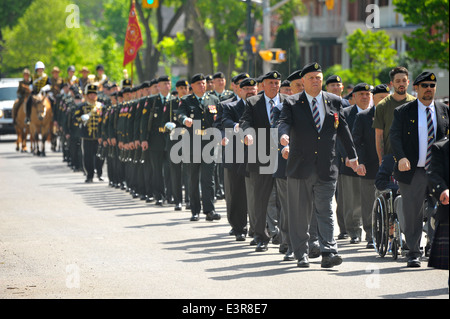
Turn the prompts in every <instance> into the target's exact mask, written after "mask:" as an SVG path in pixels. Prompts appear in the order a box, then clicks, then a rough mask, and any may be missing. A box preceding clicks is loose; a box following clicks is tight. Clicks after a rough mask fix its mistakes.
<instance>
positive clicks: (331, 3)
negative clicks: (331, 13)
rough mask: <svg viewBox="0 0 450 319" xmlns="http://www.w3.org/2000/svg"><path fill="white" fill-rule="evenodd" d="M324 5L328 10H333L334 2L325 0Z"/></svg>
mask: <svg viewBox="0 0 450 319" xmlns="http://www.w3.org/2000/svg"><path fill="white" fill-rule="evenodd" d="M325 5H326V6H327V9H328V10H333V9H334V0H325Z"/></svg>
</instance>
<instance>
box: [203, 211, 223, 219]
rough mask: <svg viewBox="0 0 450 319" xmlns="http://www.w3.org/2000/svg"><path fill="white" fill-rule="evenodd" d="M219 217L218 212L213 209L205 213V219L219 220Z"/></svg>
mask: <svg viewBox="0 0 450 319" xmlns="http://www.w3.org/2000/svg"><path fill="white" fill-rule="evenodd" d="M220 218H221V216H220V214H218V213H216V212H215V211H212V212H209V213H206V220H207V221H213V220H220Z"/></svg>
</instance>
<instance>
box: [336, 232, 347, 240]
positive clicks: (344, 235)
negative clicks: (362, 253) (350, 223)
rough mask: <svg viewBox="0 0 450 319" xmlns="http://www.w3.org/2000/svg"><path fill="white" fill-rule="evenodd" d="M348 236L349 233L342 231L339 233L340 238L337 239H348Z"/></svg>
mask: <svg viewBox="0 0 450 319" xmlns="http://www.w3.org/2000/svg"><path fill="white" fill-rule="evenodd" d="M347 238H348V234H347V233H340V234H339V235H338V238H337V239H347Z"/></svg>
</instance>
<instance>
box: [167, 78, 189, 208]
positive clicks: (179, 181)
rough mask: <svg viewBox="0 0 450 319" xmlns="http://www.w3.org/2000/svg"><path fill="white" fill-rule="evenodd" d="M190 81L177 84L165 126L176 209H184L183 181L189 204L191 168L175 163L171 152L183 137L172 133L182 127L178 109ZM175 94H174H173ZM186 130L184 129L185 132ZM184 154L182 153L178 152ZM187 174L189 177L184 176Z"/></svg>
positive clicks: (186, 199)
mask: <svg viewBox="0 0 450 319" xmlns="http://www.w3.org/2000/svg"><path fill="white" fill-rule="evenodd" d="M188 87H189V82H188V81H187V80H183V79H182V80H179V81H177V82H176V84H175V88H176V92H177V97H174V98H172V99H171V100H169V104H168V105H169V122H168V123H166V125H165V127H166V130H168V133H169V134H168V137H167V144H166V151H167V154H168V158H169V169H170V181H171V186H172V194H173V199H174V203H175V210H176V211H179V210H182V202H183V182H184V185H185V203H186V209H188V207H189V206H188V205H189V185H188V183H187V181H189V174H188V173H189V170H188V169H187V166H186V165H184V164H183V162H182V161H181V162H177V163H175V162H174V161H173V160H172V158H171V157H170V153H171V151H172V147H173V146H174V145H175V144H177V143H178V142H179V141H180V140H181V139H180V138H176V137H175V136H174V134H171V133H172V131H173V130H174V129H175V128H177V127H178V128H181V127H182V124H181V123H180V122H178V117H177V111H178V107H179V106H180V103H181V99H182V98H183V97H184V96H186V95H187V93H188ZM172 95H173V94H172ZM184 132H185V130H184V129H183V132H182V133H183V134H184ZM178 155H182V154H178ZM185 176H187V178H183V177H185Z"/></svg>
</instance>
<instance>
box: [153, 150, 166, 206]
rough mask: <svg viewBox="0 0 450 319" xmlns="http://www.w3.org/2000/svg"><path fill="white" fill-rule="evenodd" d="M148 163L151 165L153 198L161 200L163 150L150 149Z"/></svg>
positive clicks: (163, 187)
mask: <svg viewBox="0 0 450 319" xmlns="http://www.w3.org/2000/svg"><path fill="white" fill-rule="evenodd" d="M149 153H150V163H151V166H152V187H153V195H154V197H155V200H163V199H164V197H165V186H164V173H163V169H164V163H163V162H164V151H154V150H150V152H149Z"/></svg>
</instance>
